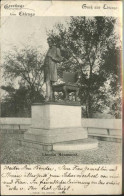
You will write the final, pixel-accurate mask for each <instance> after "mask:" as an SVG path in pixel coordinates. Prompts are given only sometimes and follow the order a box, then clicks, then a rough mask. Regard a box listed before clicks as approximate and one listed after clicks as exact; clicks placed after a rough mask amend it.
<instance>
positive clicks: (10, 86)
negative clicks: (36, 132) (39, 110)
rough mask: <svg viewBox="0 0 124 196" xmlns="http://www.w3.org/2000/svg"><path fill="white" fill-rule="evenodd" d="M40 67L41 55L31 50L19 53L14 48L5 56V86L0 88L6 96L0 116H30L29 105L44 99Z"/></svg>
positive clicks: (26, 49) (23, 50) (22, 50)
mask: <svg viewBox="0 0 124 196" xmlns="http://www.w3.org/2000/svg"><path fill="white" fill-rule="evenodd" d="M42 65H43V55H41V54H39V53H38V52H37V50H35V49H32V48H24V49H21V50H19V51H18V50H17V49H16V48H15V49H14V50H13V51H11V52H10V53H9V54H6V55H5V60H4V63H3V69H4V75H3V77H4V79H5V80H6V86H2V87H1V88H2V89H3V90H5V91H6V92H7V96H6V97H5V99H4V101H3V103H2V105H3V107H2V108H3V109H2V115H4V116H6V115H11V116H15V115H16V116H18V115H20V116H22V115H24V116H30V110H31V104H32V103H33V102H40V101H41V100H43V99H44V97H43V93H44V92H43V88H42V86H43V84H44V80H43V67H42ZM17 86H18V87H17ZM4 108H6V109H4ZM7 108H8V109H7ZM7 110H8V111H7ZM9 111H10V112H9ZM8 113H9V114H8Z"/></svg>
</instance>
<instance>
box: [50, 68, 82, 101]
mask: <svg viewBox="0 0 124 196" xmlns="http://www.w3.org/2000/svg"><path fill="white" fill-rule="evenodd" d="M77 80H78V77H77V73H71V72H63V82H64V83H61V84H56V85H53V95H54V93H55V92H62V93H63V94H64V100H69V93H71V92H74V93H75V101H77V97H78V93H79V87H78V85H77V84H76V82H77Z"/></svg>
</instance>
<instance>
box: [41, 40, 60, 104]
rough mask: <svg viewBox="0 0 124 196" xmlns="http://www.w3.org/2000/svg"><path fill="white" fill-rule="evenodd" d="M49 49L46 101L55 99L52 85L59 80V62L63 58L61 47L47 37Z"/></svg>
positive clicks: (46, 66) (46, 63) (45, 80)
mask: <svg viewBox="0 0 124 196" xmlns="http://www.w3.org/2000/svg"><path fill="white" fill-rule="evenodd" d="M47 42H48V45H49V49H48V52H47V54H46V57H45V61H44V82H46V98H45V101H53V89H52V85H53V83H54V82H56V81H57V63H59V62H61V61H62V60H63V58H62V56H61V52H60V49H59V48H58V47H57V46H56V45H55V44H53V43H52V41H51V39H50V38H48V39H47Z"/></svg>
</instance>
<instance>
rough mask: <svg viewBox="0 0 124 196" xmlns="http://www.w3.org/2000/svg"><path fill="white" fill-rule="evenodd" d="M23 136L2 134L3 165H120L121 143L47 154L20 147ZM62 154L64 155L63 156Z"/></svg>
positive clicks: (100, 142) (104, 142) (101, 144)
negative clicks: (19, 143) (19, 141)
mask: <svg viewBox="0 0 124 196" xmlns="http://www.w3.org/2000/svg"><path fill="white" fill-rule="evenodd" d="M21 138H23V134H18V133H16V134H8V133H6V134H2V133H1V141H0V143H1V164H52V163H54V164H57V163H59V164H119V163H121V149H122V147H121V143H115V142H106V141H99V145H98V148H97V149H93V150H85V151H66V152H65V151H63V152H55V151H51V152H46V151H41V150H37V149H33V148H26V147H23V146H19V145H18V143H17V140H18V139H21ZM61 153H62V154H61Z"/></svg>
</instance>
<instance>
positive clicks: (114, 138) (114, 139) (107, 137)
mask: <svg viewBox="0 0 124 196" xmlns="http://www.w3.org/2000/svg"><path fill="white" fill-rule="evenodd" d="M88 138H94V139H98V140H101V141H108V142H118V143H120V142H121V141H122V137H121V136H117V135H116V136H115V135H102V134H88Z"/></svg>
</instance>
